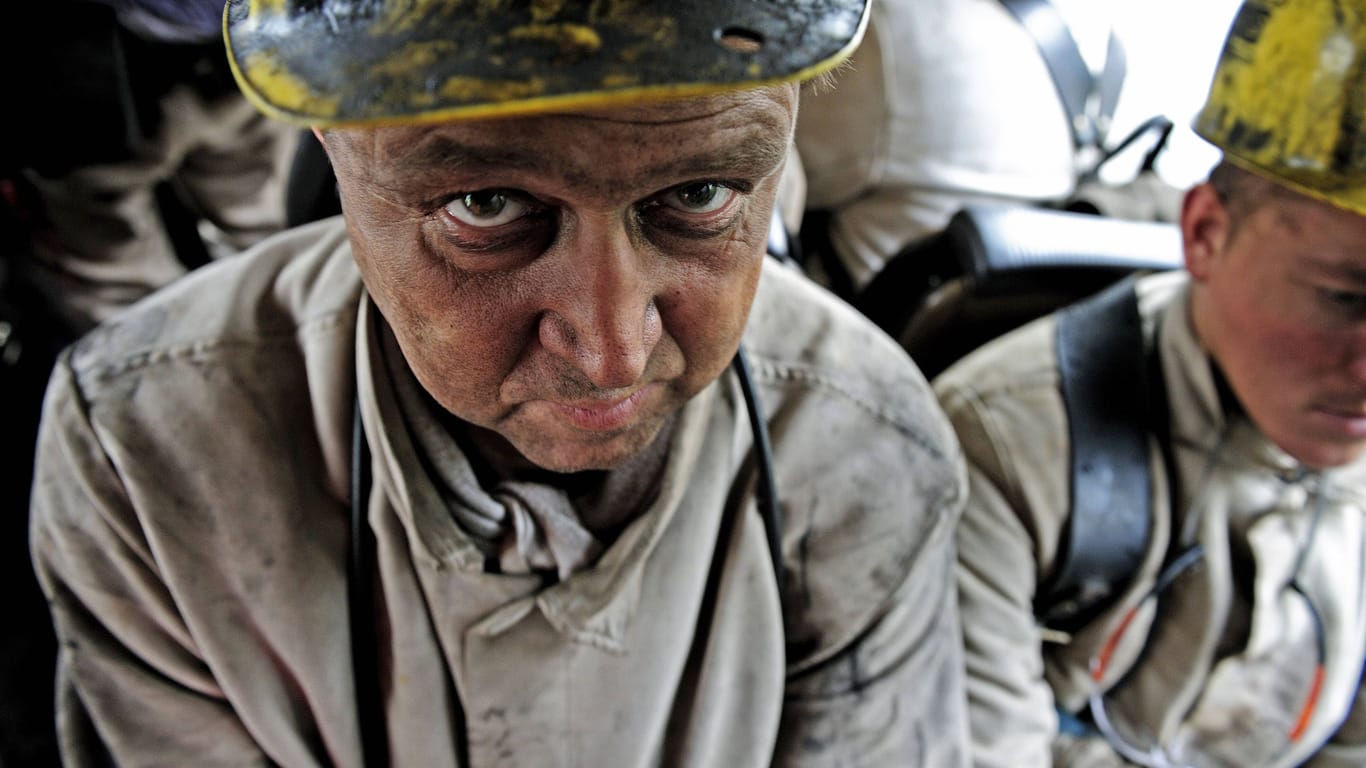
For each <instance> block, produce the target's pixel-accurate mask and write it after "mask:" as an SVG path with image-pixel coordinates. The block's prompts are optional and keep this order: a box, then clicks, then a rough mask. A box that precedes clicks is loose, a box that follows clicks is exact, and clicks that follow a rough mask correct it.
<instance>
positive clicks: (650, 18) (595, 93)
mask: <svg viewBox="0 0 1366 768" xmlns="http://www.w3.org/2000/svg"><path fill="white" fill-rule="evenodd" d="M868 2H869V0H744V2H738V1H737V0H577V1H576V0H229V2H228V4H227V8H226V10H225V12H224V32H225V37H226V40H227V46H228V58H229V60H230V61H231V62H232V66H233V72H234V74H235V75H236V77H237V82H238V84H239V85H240V86H241V88H242V90H243V92H245V93H246V95H247V97H248V98H250V99H251V100H252V101H253V102H254V103H255V104H256V105H257V107H259V108H260V109H261V110H262V111H264V112H266V113H267V114H269V115H272V116H274V117H278V118H280V119H282V120H286V121H288V122H292V123H296V124H299V125H310V126H322V127H328V126H336V125H355V124H374V123H385V122H413V121H421V120H439V119H448V118H452V117H490V116H499V115H508V114H523V113H528V112H537V111H545V110H550V109H571V108H583V107H592V106H603V105H608V104H613V103H622V102H628V101H638V100H640V99H642V98H657V97H667V96H691V95H702V94H706V93H713V92H718V91H722V90H729V89H735V88H744V87H753V86H758V85H763V84H768V83H776V82H783V81H790V80H800V79H805V78H808V77H812V76H814V75H816V74H819V73H820V72H822V71H824V70H826V69H829V68H830V67H833V66H835V65H836V64H837V63H839V62H840V61H841V60H842V59H843V58H844V57H846V56H847V55H848V54H849V52H850V51H852V50H853V49H854V47H855V46H856V45H857V44H858V41H859V38H860V37H861V35H862V34H863V29H864V26H865V25H866V24H867V16H868Z"/></svg>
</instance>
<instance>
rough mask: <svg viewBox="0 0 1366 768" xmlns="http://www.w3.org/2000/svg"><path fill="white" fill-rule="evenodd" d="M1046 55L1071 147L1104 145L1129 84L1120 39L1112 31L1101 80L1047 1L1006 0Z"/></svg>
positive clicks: (1003, 3)
mask: <svg viewBox="0 0 1366 768" xmlns="http://www.w3.org/2000/svg"><path fill="white" fill-rule="evenodd" d="M1001 4H1002V5H1004V6H1005V7H1006V9H1007V10H1009V11H1010V12H1011V13H1012V14H1013V15H1014V16H1015V18H1016V19H1018V20H1019V22H1020V24H1021V25H1022V26H1024V28H1025V31H1027V32H1028V33H1029V36H1030V37H1032V38H1033V39H1034V44H1035V45H1037V46H1038V48H1039V53H1040V54H1042V55H1043V60H1044V63H1045V64H1046V65H1047V66H1048V72H1049V74H1050V75H1052V77H1053V85H1054V87H1056V88H1057V90H1058V97H1059V98H1060V99H1061V100H1062V106H1063V109H1064V110H1065V111H1066V112H1067V121H1068V125H1069V126H1070V127H1071V130H1072V144H1073V146H1075V147H1077V148H1078V149H1080V148H1082V147H1091V146H1097V147H1098V146H1101V145H1102V144H1103V139H1104V138H1105V133H1106V131H1107V130H1109V127H1110V118H1111V117H1113V116H1114V112H1115V103H1116V102H1117V101H1118V100H1119V90H1120V86H1121V85H1122V84H1123V82H1124V75H1125V70H1126V58H1125V55H1124V48H1123V46H1122V45H1121V44H1120V42H1119V38H1118V37H1116V36H1115V35H1114V33H1113V32H1112V33H1111V34H1110V40H1109V47H1108V48H1107V49H1106V57H1105V70H1104V71H1103V72H1102V73H1101V75H1100V76H1099V77H1097V76H1096V75H1094V74H1092V72H1091V68H1090V67H1088V66H1087V65H1086V59H1084V58H1082V55H1081V51H1080V50H1079V49H1078V48H1077V41H1076V38H1074V37H1072V32H1071V31H1070V30H1069V29H1068V28H1067V21H1066V20H1065V19H1063V17H1062V14H1060V13H1059V12H1058V9H1057V8H1055V7H1054V6H1053V4H1052V3H1050V2H1049V1H1048V0H1001Z"/></svg>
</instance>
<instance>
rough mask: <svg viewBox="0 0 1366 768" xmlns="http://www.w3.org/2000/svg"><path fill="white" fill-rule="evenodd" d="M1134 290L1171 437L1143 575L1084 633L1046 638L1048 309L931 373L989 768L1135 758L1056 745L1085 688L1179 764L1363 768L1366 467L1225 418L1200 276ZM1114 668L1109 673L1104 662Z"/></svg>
mask: <svg viewBox="0 0 1366 768" xmlns="http://www.w3.org/2000/svg"><path fill="white" fill-rule="evenodd" d="M1137 291H1138V295H1139V310H1140V314H1141V316H1142V318H1143V321H1144V333H1145V338H1146V342H1145V343H1146V344H1148V345H1149V347H1150V348H1153V345H1155V354H1156V355H1157V356H1158V360H1159V361H1160V369H1161V375H1162V380H1163V383H1164V385H1165V389H1166V397H1167V401H1168V408H1169V417H1170V438H1169V444H1168V445H1165V446H1164V445H1159V444H1158V443H1157V438H1156V437H1151V439H1150V452H1149V453H1150V460H1149V464H1150V474H1151V478H1152V480H1151V482H1152V499H1153V501H1152V517H1151V534H1150V539H1149V542H1148V547H1147V553H1146V556H1145V559H1144V561H1143V563H1142V565H1141V566H1140V568H1139V572H1138V573H1136V574H1133V580H1132V582H1131V583H1128V584H1125V585H1121V587H1122V590H1121V592H1122V594H1121V595H1120V596H1119V597H1118V599H1116V600H1115V601H1114V603H1113V604H1112V605H1110V606H1109V607H1108V609H1107V610H1105V612H1103V613H1102V614H1101V615H1100V616H1099V617H1098V618H1096V619H1095V620H1093V621H1092V622H1091V623H1089V624H1088V625H1087V626H1085V627H1083V628H1081V629H1080V630H1078V631H1076V632H1074V633H1072V634H1071V635H1070V636H1061V637H1058V636H1054V635H1051V634H1048V633H1045V632H1044V631H1043V630H1042V629H1041V628H1040V626H1039V623H1038V622H1037V620H1036V619H1035V606H1034V600H1035V594H1036V591H1037V590H1038V587H1039V585H1040V584H1043V583H1046V580H1047V579H1048V578H1049V577H1050V576H1051V575H1052V573H1053V572H1054V570H1055V568H1056V566H1057V559H1058V557H1059V551H1060V546H1061V544H1062V542H1061V537H1062V534H1063V531H1064V530H1065V526H1066V524H1067V519H1068V514H1069V509H1070V506H1069V505H1070V500H1069V491H1068V489H1069V481H1070V477H1069V474H1070V463H1069V445H1068V429H1067V416H1066V412H1065V410H1064V406H1063V401H1062V397H1061V395H1060V394H1059V384H1058V369H1057V355H1056V346H1055V342H1054V330H1055V327H1056V322H1055V319H1054V318H1053V317H1047V318H1043V319H1042V320H1039V321H1036V322H1034V323H1032V324H1030V325H1027V326H1025V327H1024V328H1022V329H1020V330H1018V331H1016V332H1014V333H1012V334H1010V335H1007V336H1006V337H1004V338H1002V339H1000V340H998V341H996V342H993V343H992V344H990V345H988V346H987V347H984V348H983V349H981V350H979V351H977V352H976V353H974V354H973V355H970V356H969V357H968V358H966V359H965V360H963V361H962V362H960V363H959V364H957V365H955V366H954V367H952V368H950V369H949V370H948V371H946V372H945V373H944V374H942V375H941V376H939V377H938V378H937V379H936V380H935V385H934V386H935V390H936V392H937V394H938V395H939V397H940V400H941V403H942V404H943V405H944V408H945V410H946V412H947V413H948V415H949V418H950V421H951V422H952V423H953V424H954V427H955V429H956V430H957V432H958V436H959V438H960V440H961V443H962V447H963V450H964V451H965V453H966V455H967V460H968V471H969V499H968V504H967V506H966V509H965V511H964V515H963V521H962V523H961V525H960V527H959V530H958V535H957V541H958V550H959V551H958V558H959V568H958V589H959V602H960V610H961V613H962V622H963V636H964V643H965V647H966V661H967V674H968V702H969V704H968V707H969V717H970V722H971V733H972V742H973V761H974V764H975V765H976V766H978V767H979V768H1029V767H1030V766H1049V765H1057V766H1112V765H1127V764H1128V763H1125V762H1124V761H1123V760H1121V759H1120V758H1119V757H1118V755H1117V753H1116V750H1115V749H1112V748H1111V746H1110V745H1109V743H1108V742H1107V741H1106V740H1104V739H1102V738H1100V737H1099V734H1098V732H1097V731H1096V730H1091V731H1089V732H1086V731H1083V733H1082V734H1081V735H1080V736H1077V735H1072V734H1069V735H1065V736H1059V718H1058V716H1057V711H1058V710H1061V711H1062V712H1065V713H1081V714H1082V718H1083V720H1085V718H1086V717H1087V713H1088V712H1089V709H1090V706H1089V704H1090V702H1089V699H1090V697H1091V695H1092V694H1093V693H1103V696H1102V697H1101V700H1100V701H1101V703H1102V704H1103V705H1104V708H1103V710H1102V711H1103V712H1104V713H1106V715H1107V716H1108V717H1109V719H1110V720H1111V721H1113V723H1114V725H1115V727H1116V728H1117V729H1118V730H1119V732H1120V734H1121V737H1122V741H1123V743H1125V744H1127V745H1129V746H1133V747H1139V748H1151V747H1153V746H1155V745H1161V746H1163V747H1165V748H1166V749H1167V750H1168V753H1169V755H1171V756H1174V758H1175V759H1174V762H1173V764H1174V765H1194V766H1207V765H1218V766H1239V767H1240V768H1255V767H1256V766H1263V765H1274V766H1291V765H1299V764H1301V763H1303V762H1304V761H1306V760H1307V761H1308V762H1307V764H1308V765H1312V766H1361V765H1366V704H1361V703H1360V701H1359V700H1360V699H1361V698H1362V694H1361V687H1360V682H1359V681H1360V676H1361V670H1362V662H1363V658H1366V557H1364V556H1363V555H1364V554H1366V525H1364V524H1363V516H1362V514H1363V510H1364V509H1366V461H1358V462H1356V463H1354V464H1352V465H1349V466H1346V467H1342V468H1339V469H1334V470H1330V471H1325V472H1308V471H1306V470H1305V469H1304V468H1303V467H1301V466H1300V465H1299V464H1298V463H1297V462H1296V461H1295V460H1294V459H1292V458H1291V457H1290V456H1289V455H1287V454H1285V453H1284V452H1283V451H1281V450H1280V449H1278V448H1277V447H1276V446H1275V445H1273V444H1272V443H1271V442H1270V441H1268V440H1267V439H1266V438H1265V437H1263V436H1262V435H1261V434H1260V433H1259V432H1258V431H1257V429H1256V428H1255V427H1254V426H1253V425H1252V424H1251V423H1250V422H1249V421H1248V419H1247V418H1246V416H1243V415H1241V414H1238V413H1234V414H1230V413H1228V410H1229V409H1228V408H1226V407H1225V405H1224V403H1223V401H1221V398H1220V395H1219V393H1218V387H1217V385H1216V379H1215V372H1214V369H1213V367H1212V364H1211V362H1210V358H1209V356H1208V354H1206V352H1205V351H1204V350H1203V349H1202V348H1201V346H1200V344H1199V342H1198V341H1197V339H1196V337H1195V335H1194V332H1193V331H1192V329H1191V326H1190V323H1189V320H1188V296H1189V293H1188V283H1187V278H1186V276H1185V274H1184V273H1182V272H1172V273H1167V274H1162V275H1157V276H1152V277H1148V278H1145V279H1144V280H1142V281H1140V282H1139V283H1138V284H1137ZM1131 405H1132V407H1134V408H1141V407H1142V406H1143V404H1141V403H1133V404H1131ZM1166 456H1170V462H1171V464H1172V466H1173V467H1174V472H1169V471H1168V470H1167V461H1168V460H1167V459H1166V458H1165V457H1166ZM1316 517H1317V522H1314V519H1315V518H1316ZM1195 544H1198V545H1200V546H1201V547H1203V553H1204V555H1203V558H1200V559H1199V560H1198V561H1197V562H1196V564H1195V565H1194V566H1192V567H1191V568H1190V569H1188V570H1186V571H1184V572H1182V574H1181V575H1180V576H1178V577H1177V578H1176V579H1175V581H1174V582H1173V583H1172V585H1171V586H1170V587H1169V588H1167V589H1165V590H1162V591H1161V592H1160V594H1157V595H1153V590H1154V585H1155V583H1156V582H1157V579H1158V575H1159V574H1160V573H1161V572H1162V571H1163V569H1164V568H1165V567H1166V566H1168V565H1169V564H1170V563H1172V562H1174V561H1175V560H1176V558H1177V557H1179V556H1180V555H1181V554H1182V553H1185V552H1189V551H1190V550H1191V547H1192V546H1193V545H1195ZM1301 555H1303V564H1302V565H1301V566H1299V570H1298V573H1297V572H1296V564H1297V563H1298V562H1299V561H1300V559H1301ZM1292 582H1293V583H1294V584H1297V585H1298V587H1299V588H1300V589H1301V590H1302V594H1300V593H1296V592H1295V590H1294V589H1293V588H1292V587H1291V584H1292ZM1311 603H1312V609H1311V608H1310V604H1311ZM1135 606H1137V607H1138V609H1139V610H1138V611H1137V613H1136V614H1135V616H1134V618H1133V619H1132V621H1131V622H1130V623H1129V624H1128V625H1127V626H1126V625H1125V624H1124V622H1125V619H1126V616H1127V615H1128V613H1129V610H1130V609H1131V608H1134V607H1135ZM1159 607H1160V609H1159ZM1314 613H1317V615H1318V617H1319V618H1320V619H1321V620H1322V623H1323V635H1322V636H1323V641H1324V644H1325V648H1324V651H1323V653H1322V659H1321V660H1322V662H1323V668H1324V679H1323V683H1322V688H1321V689H1320V691H1319V694H1318V697H1317V699H1316V703H1315V705H1314V706H1312V707H1308V708H1306V706H1305V703H1306V702H1307V701H1309V699H1310V695H1311V691H1312V690H1313V685H1314V682H1313V675H1314V671H1315V663H1316V661H1317V660H1319V657H1320V653H1319V652H1318V651H1317V650H1316V648H1315V645H1316V637H1315V634H1316V633H1315V632H1314V629H1313V621H1314V618H1313V614H1314ZM1112 645H1113V648H1111V647H1110V646H1112ZM1102 658H1104V659H1106V660H1107V663H1106V664H1105V665H1104V667H1103V670H1104V674H1103V675H1102V676H1101V680H1100V681H1099V682H1096V681H1094V680H1093V679H1092V675H1091V666H1092V664H1093V662H1098V661H1099V660H1101V659H1102ZM1301 717H1303V718H1304V722H1303V723H1299V722H1298V720H1299V719H1300V718H1301ZM1297 726H1299V727H1300V728H1301V729H1302V734H1301V735H1300V737H1299V738H1298V740H1296V741H1294V742H1293V743H1290V740H1289V738H1288V737H1289V735H1290V734H1291V733H1292V732H1294V731H1295V730H1296V729H1297Z"/></svg>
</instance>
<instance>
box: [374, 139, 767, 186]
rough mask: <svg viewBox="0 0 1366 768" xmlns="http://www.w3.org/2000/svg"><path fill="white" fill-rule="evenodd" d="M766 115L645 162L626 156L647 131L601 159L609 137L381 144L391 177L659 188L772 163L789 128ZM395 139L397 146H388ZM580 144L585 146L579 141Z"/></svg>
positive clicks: (644, 142) (762, 170) (749, 174)
mask: <svg viewBox="0 0 1366 768" xmlns="http://www.w3.org/2000/svg"><path fill="white" fill-rule="evenodd" d="M765 122H766V121H760V122H759V123H758V124H754V123H751V124H749V125H745V126H741V127H738V128H735V129H732V130H731V131H728V130H726V129H720V130H717V131H716V132H715V135H716V136H717V137H718V138H719V137H723V136H724V135H725V134H726V133H731V132H732V131H734V130H739V131H743V133H742V135H741V136H740V137H739V138H736V139H731V138H719V140H713V141H709V142H707V143H706V145H705V146H704V147H702V148H701V149H699V150H694V151H689V152H672V153H667V154H666V156H665V157H663V159H661V160H660V161H658V162H649V163H648V164H645V165H640V164H639V163H633V162H632V160H631V159H630V158H632V157H636V156H639V155H640V154H641V153H639V152H634V151H632V150H633V149H635V148H636V147H639V148H646V149H648V147H650V146H651V142H652V141H653V140H652V139H650V138H648V137H641V138H638V139H636V140H635V141H634V142H633V145H625V146H620V147H619V148H618V150H617V151H615V152H614V153H613V156H615V157H621V158H624V159H623V160H622V161H621V162H620V163H610V164H607V165H605V164H604V163H603V161H602V158H601V154H600V152H599V151H598V147H600V146H602V145H604V144H611V142H601V141H599V142H590V141H585V142H582V143H580V142H578V141H568V142H566V143H565V147H564V151H562V152H546V151H545V150H544V148H543V147H540V146H537V142H535V141H530V142H528V143H527V145H526V146H515V145H514V146H509V145H506V144H502V145H500V144H493V143H491V142H490V141H489V140H488V139H483V138H478V139H475V140H466V139H463V138H456V137H452V136H449V135H444V134H433V135H430V136H428V137H427V138H425V139H423V140H421V141H420V142H419V143H418V145H417V146H416V147H414V148H413V149H411V150H405V149H403V148H402V147H404V146H406V145H405V143H404V142H392V143H389V146H387V147H385V153H386V154H388V155H389V156H390V162H389V163H387V165H388V166H389V168H388V172H387V173H385V174H384V175H386V176H389V177H391V178H402V177H404V176H408V175H416V174H424V173H437V174H445V173H449V174H458V173H464V174H472V175H477V174H478V173H480V172H491V171H498V172H506V171H511V172H513V173H517V174H523V175H527V176H536V177H542V178H547V179H555V180H558V181H561V182H563V183H564V184H566V185H568V186H569V187H571V188H580V189H592V190H594V191H596V192H600V193H611V192H618V193H619V192H621V191H622V190H633V189H641V188H644V189H646V190H647V191H649V192H654V191H658V190H657V189H656V186H657V185H658V184H660V183H663V182H661V180H667V182H668V183H669V184H673V183H680V182H683V181H688V180H701V179H709V178H717V179H726V178H730V177H746V178H755V179H757V178H760V177H764V176H768V175H770V174H772V173H773V172H774V171H776V170H777V168H778V166H779V165H780V164H781V162H782V161H783V159H784V158H785V157H786V154H787V149H788V142H789V140H790V139H789V136H788V135H787V134H786V133H785V132H783V131H781V130H766V128H767V127H768V126H766V125H764V123H765ZM391 147H398V149H397V151H394V150H392V149H390V148H391ZM584 147H587V148H588V149H587V150H586V151H585V150H584V149H583V148H584Z"/></svg>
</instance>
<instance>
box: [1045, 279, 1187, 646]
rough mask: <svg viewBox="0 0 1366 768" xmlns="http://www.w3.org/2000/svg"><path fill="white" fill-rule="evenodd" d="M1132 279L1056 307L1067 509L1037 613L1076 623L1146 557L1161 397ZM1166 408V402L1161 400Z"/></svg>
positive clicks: (1057, 624) (1053, 623)
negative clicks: (1153, 437) (1152, 452)
mask: <svg viewBox="0 0 1366 768" xmlns="http://www.w3.org/2000/svg"><path fill="white" fill-rule="evenodd" d="M1134 280H1135V278H1132V277H1131V278H1128V279H1126V280H1122V281H1120V282H1119V283H1117V284H1115V285H1114V286H1112V287H1110V288H1109V289H1107V290H1106V291H1104V292H1102V293H1101V294H1099V295H1097V296H1095V297H1093V298H1091V299H1088V300H1086V301H1083V302H1081V303H1079V304H1076V305H1073V306H1072V307H1069V308H1068V309H1066V310H1063V311H1062V312H1061V313H1059V316H1058V320H1057V354H1058V374H1059V378H1060V387H1061V389H1062V397H1063V404H1064V406H1065V407H1066V409H1067V421H1068V434H1069V438H1070V440H1071V451H1072V453H1071V501H1072V503H1071V514H1070V515H1069V516H1068V523H1067V527H1066V529H1065V530H1064V532H1063V537H1062V540H1061V542H1060V544H1059V551H1058V558H1057V566H1056V567H1055V569H1054V571H1053V576H1052V578H1051V579H1050V580H1049V582H1048V583H1047V584H1044V585H1041V588H1040V589H1039V592H1038V595H1037V597H1036V601H1035V613H1036V615H1037V616H1038V617H1039V618H1040V620H1041V621H1043V623H1044V624H1045V625H1046V626H1049V627H1053V628H1056V629H1061V630H1065V631H1072V630H1075V629H1076V628H1077V627H1079V626H1081V625H1083V624H1085V623H1086V622H1087V621H1089V620H1090V619H1091V618H1093V617H1094V616H1095V615H1096V614H1097V613H1099V612H1100V611H1101V610H1102V609H1103V608H1104V607H1105V606H1106V605H1107V604H1108V601H1109V598H1111V597H1112V596H1114V595H1115V594H1116V593H1117V592H1118V591H1119V590H1120V589H1122V588H1123V586H1124V585H1125V584H1127V583H1128V582H1129V580H1130V578H1131V576H1132V575H1133V574H1134V573H1135V572H1136V571H1137V570H1138V567H1139V565H1140V564H1141V563H1142V560H1143V554H1144V552H1145V550H1146V549H1147V542H1148V536H1149V529H1150V528H1151V521H1150V516H1151V512H1150V510H1151V501H1152V491H1151V487H1150V482H1149V481H1150V475H1151V472H1150V470H1149V466H1148V437H1149V435H1150V434H1151V433H1152V428H1151V427H1152V426H1153V425H1154V424H1157V423H1158V421H1157V419H1160V418H1165V417H1161V416H1157V415H1156V414H1155V411H1156V410H1157V406H1156V404H1157V403H1158V402H1160V398H1159V397H1156V396H1155V395H1154V392H1153V391H1150V389H1149V386H1150V384H1151V386H1153V387H1155V388H1156V389H1157V390H1158V391H1160V390H1161V387H1162V385H1161V382H1160V381H1156V382H1150V379H1152V378H1153V377H1152V376H1150V372H1149V370H1148V369H1149V362H1148V361H1149V356H1148V355H1147V353H1146V352H1145V350H1144V343H1143V328H1142V320H1141V319H1140V317H1139V313H1138V299H1137V296H1136V295H1135V294H1134ZM1162 410H1163V411H1165V408H1162Z"/></svg>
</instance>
